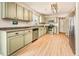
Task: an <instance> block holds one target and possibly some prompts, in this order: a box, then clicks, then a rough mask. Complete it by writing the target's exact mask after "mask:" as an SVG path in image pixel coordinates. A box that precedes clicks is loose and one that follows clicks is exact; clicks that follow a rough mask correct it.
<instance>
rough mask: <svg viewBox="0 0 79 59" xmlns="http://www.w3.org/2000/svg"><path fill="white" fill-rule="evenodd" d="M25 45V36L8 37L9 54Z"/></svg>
mask: <svg viewBox="0 0 79 59" xmlns="http://www.w3.org/2000/svg"><path fill="white" fill-rule="evenodd" d="M23 46H24V36H23V35H18V36H13V37H10V38H8V55H9V54H11V53H13V52H15V51H16V50H18V49H19V48H21V47H23Z"/></svg>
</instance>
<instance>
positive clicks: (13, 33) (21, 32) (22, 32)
mask: <svg viewBox="0 0 79 59" xmlns="http://www.w3.org/2000/svg"><path fill="white" fill-rule="evenodd" d="M20 34H24V31H17V32H9V33H7V36H8V37H11V36H16V35H20Z"/></svg>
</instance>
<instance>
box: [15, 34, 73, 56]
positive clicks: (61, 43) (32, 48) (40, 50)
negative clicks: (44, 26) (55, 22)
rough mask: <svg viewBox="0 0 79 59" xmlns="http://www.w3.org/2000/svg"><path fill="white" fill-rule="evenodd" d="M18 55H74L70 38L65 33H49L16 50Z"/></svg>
mask: <svg viewBox="0 0 79 59" xmlns="http://www.w3.org/2000/svg"><path fill="white" fill-rule="evenodd" d="M16 55H17V56H73V55H74V53H73V51H72V49H71V47H70V45H69V39H68V38H67V37H66V36H65V35H63V34H58V35H51V34H47V35H44V36H42V37H41V38H39V39H38V40H37V41H35V42H33V43H30V44H29V45H27V46H25V47H24V48H22V49H20V50H19V51H17V52H16Z"/></svg>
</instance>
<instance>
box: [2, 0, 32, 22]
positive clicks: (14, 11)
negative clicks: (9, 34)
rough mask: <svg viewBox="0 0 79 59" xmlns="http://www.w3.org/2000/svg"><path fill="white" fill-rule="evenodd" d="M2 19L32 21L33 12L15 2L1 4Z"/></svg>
mask: <svg viewBox="0 0 79 59" xmlns="http://www.w3.org/2000/svg"><path fill="white" fill-rule="evenodd" d="M1 8H2V9H1V18H2V19H5V20H18V21H31V20H32V12H31V11H29V10H27V9H26V8H25V7H22V6H21V5H19V4H17V3H15V2H3V3H1Z"/></svg>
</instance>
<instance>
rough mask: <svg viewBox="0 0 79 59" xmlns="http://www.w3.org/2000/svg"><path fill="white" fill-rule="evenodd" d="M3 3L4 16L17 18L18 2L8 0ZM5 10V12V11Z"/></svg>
mask: <svg viewBox="0 0 79 59" xmlns="http://www.w3.org/2000/svg"><path fill="white" fill-rule="evenodd" d="M4 4H5V5H3V6H4V7H3V8H4V11H5V14H4V15H5V16H4V17H3V18H16V3H14V2H6V3H4ZM4 11H3V13H4Z"/></svg>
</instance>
